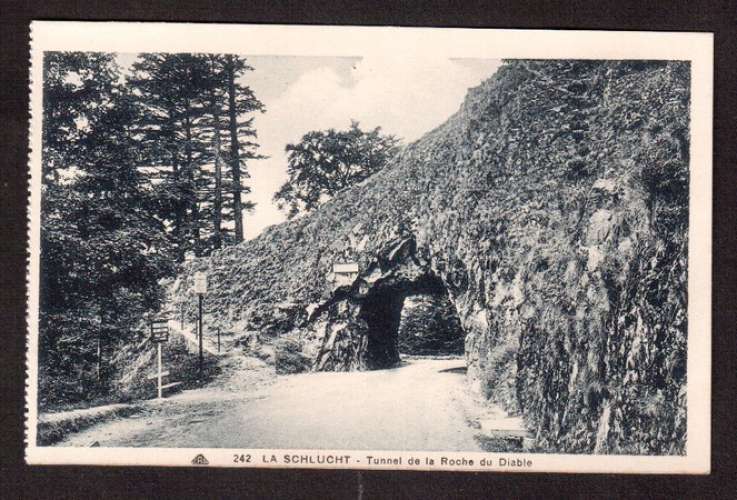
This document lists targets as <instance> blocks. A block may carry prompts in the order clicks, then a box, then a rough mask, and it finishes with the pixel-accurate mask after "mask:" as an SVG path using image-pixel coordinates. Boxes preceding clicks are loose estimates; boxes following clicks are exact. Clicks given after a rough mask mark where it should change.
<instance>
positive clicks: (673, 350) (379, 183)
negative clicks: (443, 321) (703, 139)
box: [170, 61, 690, 454]
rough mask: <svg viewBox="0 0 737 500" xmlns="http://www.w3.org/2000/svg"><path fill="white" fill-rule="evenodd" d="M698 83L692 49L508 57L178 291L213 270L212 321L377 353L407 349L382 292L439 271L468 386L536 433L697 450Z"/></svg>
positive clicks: (185, 277) (341, 359)
mask: <svg viewBox="0 0 737 500" xmlns="http://www.w3.org/2000/svg"><path fill="white" fill-rule="evenodd" d="M689 87H690V68H689V66H688V64H687V63H681V62H648V61H634V62H610V61H508V62H507V63H506V64H505V65H503V66H502V67H501V68H500V69H499V71H498V72H497V74H496V75H495V76H494V77H492V78H490V79H489V80H488V81H486V82H484V83H483V84H482V85H480V86H479V87H477V88H474V89H471V90H470V91H469V93H468V95H467V97H466V99H465V101H464V103H463V104H462V106H461V108H460V110H459V111H458V112H457V113H456V114H455V115H453V116H452V117H450V118H449V120H448V121H447V122H446V123H445V124H443V125H442V126H440V127H438V128H437V129H435V130H433V131H431V132H429V133H428V134H427V135H425V136H424V137H423V138H422V139H420V140H419V141H417V142H415V143H413V144H411V145H409V146H407V147H406V148H404V149H403V151H402V152H401V153H400V154H399V155H398V157H397V158H396V159H395V160H394V161H393V162H392V163H391V164H390V165H389V166H388V167H387V168H385V169H384V170H382V171H381V172H379V173H377V174H375V175H373V176H372V177H370V178H368V179H366V180H365V181H364V182H362V183H361V184H359V185H357V186H354V187H351V188H349V189H346V190H344V191H342V192H341V193H339V194H338V195H337V196H336V197H335V198H334V199H333V200H331V201H330V202H328V203H326V204H325V205H324V206H322V207H321V208H320V209H319V210H317V211H316V212H314V213H313V214H311V215H309V216H306V217H302V218H300V219H297V220H293V221H290V222H287V223H284V224H280V225H277V226H274V227H271V228H269V229H268V230H266V231H265V232H264V234H262V235H261V236H259V237H258V238H256V239H254V240H252V241H248V242H245V243H243V244H241V245H239V246H235V247H229V248H225V249H223V250H222V251H220V252H217V253H216V254H214V255H213V256H211V257H210V258H207V259H199V260H197V261H195V262H193V263H191V264H190V265H189V267H188V268H187V269H186V270H185V272H184V273H183V274H182V275H181V276H180V278H179V279H178V280H177V281H176V282H175V283H173V284H172V286H171V289H170V290H171V301H172V306H173V307H174V308H178V307H179V306H180V305H182V304H186V306H187V307H189V313H188V314H190V315H192V314H193V313H194V307H193V306H194V304H195V301H194V300H193V296H192V290H191V288H192V280H193V276H192V275H193V272H194V271H197V270H205V271H207V272H208V275H209V281H210V290H211V291H210V293H209V294H208V296H207V301H206V308H207V309H208V310H211V311H213V310H216V311H219V314H220V315H219V316H218V317H212V318H209V320H210V321H217V322H219V323H220V324H223V325H225V326H224V327H225V328H230V329H233V330H237V331H238V332H239V333H248V332H254V333H257V334H258V335H260V336H261V337H262V338H265V339H269V338H275V337H286V338H288V339H291V340H294V341H295V342H298V343H299V345H301V349H302V353H303V354H304V355H305V356H307V358H309V359H311V360H313V361H312V369H314V370H354V369H366V368H376V367H381V366H385V365H388V364H391V363H392V362H394V361H395V359H393V355H394V353H395V351H396V349H395V347H396V339H392V338H385V337H381V335H380V330H381V329H380V328H377V327H376V325H375V324H372V321H373V319H372V318H374V317H375V316H376V314H375V312H376V311H377V310H378V308H380V307H385V308H387V309H386V310H389V311H392V310H393V309H392V306H391V304H388V305H387V304H386V303H383V305H381V304H379V305H377V301H376V298H377V297H381V296H384V297H392V296H394V295H393V294H396V291H397V290H398V289H402V290H412V291H414V293H422V290H423V288H424V287H426V285H427V283H437V282H440V283H442V286H443V288H444V289H445V291H446V292H447V295H448V297H449V299H450V301H451V302H452V304H453V306H454V307H455V310H456V311H457V313H458V317H459V318H460V322H461V326H462V328H463V330H464V331H465V333H466V337H465V355H466V360H467V365H468V382H469V384H470V386H471V387H473V388H474V389H475V390H477V391H480V392H482V393H483V394H485V395H486V396H487V397H489V398H490V399H491V400H495V401H498V402H501V403H502V404H503V405H504V406H505V407H506V408H507V409H508V410H509V411H511V412H516V413H519V414H521V415H523V416H524V419H525V421H526V423H527V425H528V427H529V429H530V431H531V432H532V433H533V434H534V435H535V436H536V441H537V446H538V447H539V448H540V449H543V450H544V449H549V450H556V451H565V452H574V453H575V452H593V451H595V452H600V453H631V454H637V453H642V454H652V453H659V454H673V453H683V452H684V447H685V430H686V413H685V408H686V401H685V383H686V373H685V361H686V360H685V358H686V337H687V332H686V319H687V312H686V303H687V301H686V278H687V277H686V263H687V233H688V231H687V223H688V172H689V170H688V164H689V157H688V151H689V148H688V141H689ZM346 261H355V262H357V263H358V265H359V274H358V276H357V277H356V278H355V280H354V281H353V282H352V283H348V284H340V283H337V282H336V281H334V280H333V279H332V277H331V269H332V265H333V263H335V262H346ZM386 300H389V299H386ZM379 302H381V301H379ZM392 314H393V313H392ZM390 316H391V315H390ZM390 319H391V318H390ZM391 321H394V320H391ZM393 349H394V351H393Z"/></svg>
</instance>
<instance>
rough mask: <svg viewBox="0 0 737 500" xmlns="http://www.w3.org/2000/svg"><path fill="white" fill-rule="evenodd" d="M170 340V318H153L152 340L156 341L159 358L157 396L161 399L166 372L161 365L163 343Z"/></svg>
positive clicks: (157, 356)
mask: <svg viewBox="0 0 737 500" xmlns="http://www.w3.org/2000/svg"><path fill="white" fill-rule="evenodd" d="M167 340H169V318H166V317H161V318H154V319H152V320H151V341H152V342H155V343H156V359H157V360H158V368H157V370H156V380H157V385H156V387H157V395H158V396H157V398H158V399H161V391H162V384H161V379H162V377H163V376H164V372H163V369H162V366H161V344H163V343H164V342H166V341H167Z"/></svg>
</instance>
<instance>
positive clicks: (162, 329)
mask: <svg viewBox="0 0 737 500" xmlns="http://www.w3.org/2000/svg"><path fill="white" fill-rule="evenodd" d="M168 340H169V320H168V319H167V318H158V319H154V320H151V341H152V342H166V341H168Z"/></svg>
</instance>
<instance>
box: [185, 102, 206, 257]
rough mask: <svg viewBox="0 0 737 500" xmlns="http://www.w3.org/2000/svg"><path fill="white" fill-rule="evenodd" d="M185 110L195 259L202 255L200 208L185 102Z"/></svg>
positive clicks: (190, 125) (187, 106) (190, 130)
mask: <svg viewBox="0 0 737 500" xmlns="http://www.w3.org/2000/svg"><path fill="white" fill-rule="evenodd" d="M186 109H187V117H186V118H185V120H184V131H185V134H186V138H187V142H186V143H185V145H184V151H185V154H186V157H187V179H188V180H189V186H188V188H187V190H188V194H189V195H191V197H192V228H191V230H192V248H193V250H194V254H195V257H200V255H201V253H202V252H201V250H202V249H201V245H200V207H199V204H198V203H199V201H198V199H197V191H196V190H195V176H194V165H193V163H194V160H193V157H192V123H191V122H190V120H189V111H190V107H189V102H187V105H186Z"/></svg>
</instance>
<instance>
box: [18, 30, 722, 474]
mask: <svg viewBox="0 0 737 500" xmlns="http://www.w3.org/2000/svg"><path fill="white" fill-rule="evenodd" d="M31 38H32V41H31V60H30V62H31V82H32V84H31V88H30V91H31V104H30V107H31V124H30V154H29V162H30V175H31V181H30V186H31V190H30V197H29V222H30V224H29V232H28V245H29V253H30V260H29V270H28V276H27V284H28V290H29V292H28V293H29V295H28V302H27V303H28V312H27V315H28V316H27V320H28V325H29V327H28V343H27V359H26V362H27V387H26V410H27V414H26V416H27V420H26V460H27V462H28V463H29V464H69V465H71V464H99V465H166V466H187V465H190V466H191V465H192V462H191V461H192V458H193V457H195V456H196V455H197V454H202V455H203V456H204V457H205V458H206V459H207V461H208V462H209V465H210V466H231V467H232V466H236V467H237V466H251V467H274V466H277V467H296V468H305V467H311V468H312V467H320V468H350V469H416V470H469V471H470V470H495V471H502V470H503V471H534V472H543V471H544V472H587V473H589V472H590V473H593V472H608V473H615V472H618V473H669V474H673V473H701V474H704V473H709V472H710V451H711V422H710V419H711V221H712V111H713V110H712V108H713V35H712V34H710V33H667V32H616V31H548V30H486V29H463V28H395V27H348V26H298V25H295V26H280V25H215V24H186V23H178V24H174V23H122V22H83V23H81V22H56V21H35V22H33V23H32V26H31ZM49 50H61V51H63V50H80V51H97V52H200V53H202V52H215V53H217V52H222V53H237V54H244V55H246V56H256V55H272V56H273V55H293V56H317V55H322V56H325V55H329V56H368V55H373V56H382V55H387V54H391V55H392V57H398V56H399V57H408V58H415V57H418V56H427V57H430V55H431V56H432V57H448V58H450V57H467V58H488V59H497V58H508V59H515V58H534V59H556V58H560V59H669V60H688V61H690V62H691V155H690V158H691V165H690V174H691V175H690V198H689V199H690V210H689V213H690V216H689V217H690V219H689V249H688V252H689V254H688V265H689V268H688V314H689V317H688V354H687V356H688V360H687V373H688V389H687V401H688V403H687V404H688V410H687V418H688V423H687V435H688V441H687V444H686V455H685V456H665V457H661V456H622V455H619V456H616V455H567V454H526V453H501V454H500V453H457V452H423V451H418V452H392V451H383V452H382V451H371V452H369V451H357V450H349V451H346V450H243V449H237V450H235V449H234V450H229V449H185V448H154V449H148V451H147V452H146V453H141V449H140V448H62V447H59V448H56V447H40V446H37V445H36V424H37V406H36V401H37V396H38V395H37V382H38V372H37V360H38V317H39V310H38V307H39V302H38V301H39V297H38V290H39V253H40V205H41V204H40V196H41V114H42V111H41V110H42V101H41V100H42V95H41V94H42V93H41V88H42V87H41V85H42V56H43V52H44V51H49ZM236 454H238V455H240V454H250V455H252V457H253V462H251V463H242V464H238V463H234V462H233V456H234V455H236ZM346 454H347V455H351V456H352V457H356V458H355V460H358V462H356V461H355V460H354V461H351V462H350V463H345V464H343V463H340V464H336V463H333V464H314V463H313V464H310V463H298V464H293V463H285V461H284V460H281V461H279V460H277V462H268V463H266V462H263V459H262V458H261V457H267V456H268V458H270V456H271V455H275V456H276V457H277V459H279V457H282V458H283V456H285V455H298V456H302V455H304V456H308V457H315V458H316V457H318V456H323V457H325V456H329V455H331V456H334V457H338V456H342V455H346ZM369 455H372V456H376V457H394V458H396V459H399V458H401V459H402V465H389V466H383V465H367V464H366V462H365V457H366V456H369ZM413 457H419V458H433V459H434V460H436V462H435V463H436V465H434V466H429V465H427V464H426V463H420V464H413V465H411V464H409V460H410V458H413ZM442 457H446V458H454V459H462V458H466V459H467V460H474V463H475V465H473V466H469V465H462V466H459V467H454V466H442V467H441V466H438V465H437V464H438V463H439V461H440V460H441V458H442ZM500 458H506V459H507V460H512V459H514V460H517V459H519V460H529V461H530V462H531V465H530V466H520V467H516V466H513V467H506V466H505V467H502V466H500V465H499V459H500ZM257 459H258V461H257ZM482 459H491V460H492V464H494V465H492V466H490V467H489V466H481V465H480V461H481V460H482Z"/></svg>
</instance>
